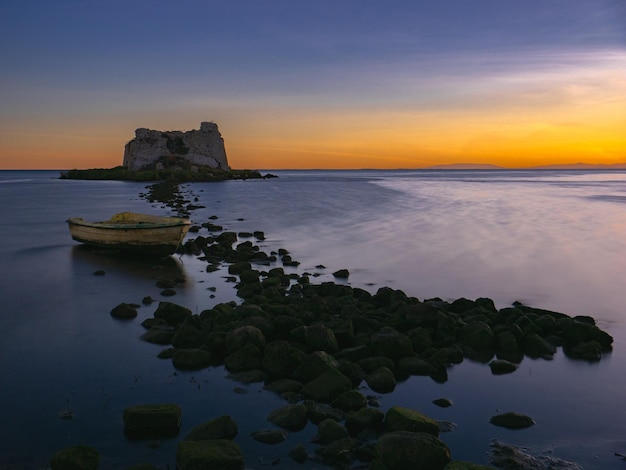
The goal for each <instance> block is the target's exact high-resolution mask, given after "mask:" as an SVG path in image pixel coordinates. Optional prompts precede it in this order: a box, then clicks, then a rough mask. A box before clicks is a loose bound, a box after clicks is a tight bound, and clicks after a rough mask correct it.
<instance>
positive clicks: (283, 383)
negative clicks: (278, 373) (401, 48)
mask: <svg viewBox="0 0 626 470" xmlns="http://www.w3.org/2000/svg"><path fill="white" fill-rule="evenodd" d="M264 388H265V389H266V390H270V391H271V392H274V393H277V394H279V395H282V394H283V393H286V392H290V393H298V392H300V390H301V389H302V383H300V382H298V381H297V380H291V379H278V380H274V381H273V382H270V383H269V384H266V385H265V387H264Z"/></svg>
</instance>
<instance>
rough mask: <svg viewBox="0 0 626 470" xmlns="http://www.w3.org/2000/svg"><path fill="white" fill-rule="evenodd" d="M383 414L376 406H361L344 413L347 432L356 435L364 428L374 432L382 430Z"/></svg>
mask: <svg viewBox="0 0 626 470" xmlns="http://www.w3.org/2000/svg"><path fill="white" fill-rule="evenodd" d="M384 419H385V414H384V413H383V412H382V411H380V410H378V409H376V408H361V409H360V410H358V411H352V412H350V413H348V414H347V415H346V424H345V425H346V429H347V430H348V434H350V435H351V436H356V435H357V434H359V433H360V432H363V431H364V430H366V429H371V430H373V431H375V432H376V433H378V432H380V431H382V429H383V420H384Z"/></svg>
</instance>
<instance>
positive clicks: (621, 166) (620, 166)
mask: <svg viewBox="0 0 626 470" xmlns="http://www.w3.org/2000/svg"><path fill="white" fill-rule="evenodd" d="M425 169H426V170H626V163H614V164H611V165H595V164H591V163H572V164H567V165H541V166H533V167H525V168H509V167H504V166H498V165H491V164H484V163H452V164H449V165H433V166H429V167H426V168H425Z"/></svg>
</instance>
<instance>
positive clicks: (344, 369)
mask: <svg viewBox="0 0 626 470" xmlns="http://www.w3.org/2000/svg"><path fill="white" fill-rule="evenodd" d="M339 372H341V373H342V374H343V375H345V376H346V377H348V378H349V379H350V381H351V382H352V386H353V387H358V386H359V385H360V383H361V382H363V379H365V376H366V375H367V374H366V373H365V371H364V370H363V369H362V368H361V366H359V365H358V364H355V363H354V362H349V361H345V362H342V363H341V365H340V366H339Z"/></svg>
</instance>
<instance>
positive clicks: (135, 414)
mask: <svg viewBox="0 0 626 470" xmlns="http://www.w3.org/2000/svg"><path fill="white" fill-rule="evenodd" d="M181 418H182V410H181V409H180V406H178V405H175V404H169V403H168V404H147V405H136V406H131V407H128V408H126V409H125V410H124V413H123V419H124V430H125V432H126V433H127V434H129V435H130V436H131V437H144V436H145V437H157V436H164V437H168V436H175V435H176V434H178V430H179V428H180V421H181Z"/></svg>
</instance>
